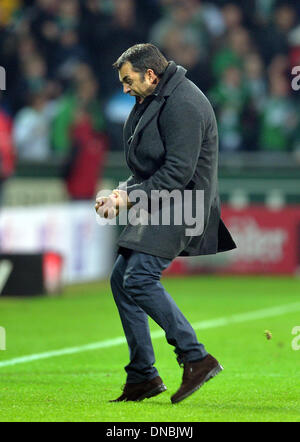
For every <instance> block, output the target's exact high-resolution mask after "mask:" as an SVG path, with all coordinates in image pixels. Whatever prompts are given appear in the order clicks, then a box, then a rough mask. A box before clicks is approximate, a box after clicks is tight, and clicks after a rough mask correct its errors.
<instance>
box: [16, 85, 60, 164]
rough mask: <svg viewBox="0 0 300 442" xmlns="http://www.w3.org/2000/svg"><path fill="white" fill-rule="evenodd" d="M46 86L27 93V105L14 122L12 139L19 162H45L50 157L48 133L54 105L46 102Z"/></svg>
mask: <svg viewBox="0 0 300 442" xmlns="http://www.w3.org/2000/svg"><path fill="white" fill-rule="evenodd" d="M45 88H46V84H38V85H35V86H34V87H32V89H31V90H30V91H29V92H28V105H27V106H26V107H25V108H23V109H21V110H20V111H19V112H18V113H17V115H16V117H15V120H14V127H13V139H14V143H15V146H16V150H17V155H18V159H19V160H24V161H30V162H45V161H47V160H49V158H50V157H51V155H52V151H51V142H50V131H51V122H52V119H53V116H54V113H55V107H56V106H55V104H54V103H52V102H49V101H48V96H47V93H46V89H45Z"/></svg>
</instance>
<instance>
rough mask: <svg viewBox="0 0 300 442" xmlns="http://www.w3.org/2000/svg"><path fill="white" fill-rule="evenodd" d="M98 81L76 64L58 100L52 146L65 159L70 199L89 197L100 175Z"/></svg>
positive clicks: (104, 144)
mask: <svg viewBox="0 0 300 442" xmlns="http://www.w3.org/2000/svg"><path fill="white" fill-rule="evenodd" d="M97 95H98V83H97V81H96V79H95V77H94V75H93V73H92V71H91V69H90V68H89V67H88V65H85V64H80V65H78V67H77V69H76V71H75V73H74V88H73V90H72V91H70V92H67V93H66V94H65V95H64V96H63V98H62V99H61V102H60V103H59V108H58V112H57V115H56V117H55V120H54V124H53V145H54V148H55V150H56V152H57V153H58V154H60V155H62V156H63V157H64V159H65V164H66V167H65V179H66V186H67V190H68V193H69V195H70V197H71V198H72V199H77V200H78V199H92V198H93V197H94V196H95V191H96V188H97V185H98V179H99V178H100V177H101V175H102V168H103V166H104V164H105V154H106V151H107V150H108V139H107V136H106V133H105V121H104V115H103V110H102V105H101V103H100V101H99V99H98V98H97Z"/></svg>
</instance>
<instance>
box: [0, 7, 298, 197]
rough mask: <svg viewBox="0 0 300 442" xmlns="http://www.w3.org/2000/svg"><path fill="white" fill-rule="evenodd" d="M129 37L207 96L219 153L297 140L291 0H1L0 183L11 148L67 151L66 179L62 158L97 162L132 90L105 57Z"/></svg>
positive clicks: (31, 153)
mask: <svg viewBox="0 0 300 442" xmlns="http://www.w3.org/2000/svg"><path fill="white" fill-rule="evenodd" d="M138 42H152V43H154V44H156V45H158V46H159V47H160V49H161V50H162V52H163V53H164V54H165V56H166V57H167V59H169V60H174V61H175V62H177V63H178V64H180V65H182V66H184V67H185V68H186V69H187V77H188V78H190V79H191V80H192V81H193V82H194V83H196V84H197V85H198V86H199V87H200V89H202V90H203V92H204V93H205V94H206V95H207V96H208V97H209V98H210V100H211V102H212V104H213V106H214V109H215V111H216V114H217V118H218V125H219V134H220V150H221V152H222V151H223V152H224V151H242V150H246V151H262V150H265V151H293V150H295V149H299V148H300V121H299V111H298V106H299V101H300V99H299V97H300V92H298V91H296V90H293V88H292V87H291V84H292V83H291V82H292V79H293V76H292V75H291V71H292V68H293V67H294V66H298V65H299V66H300V3H299V2H294V1H287V0H285V1H282V0H280V1H278V0H244V1H242V2H240V1H233V0H231V1H227V0H210V1H202V0H23V1H22V0H0V66H2V67H4V68H5V71H6V90H2V91H0V93H1V96H0V131H1V137H0V182H1V179H2V180H3V179H5V177H7V176H9V175H10V174H12V173H13V169H14V158H17V159H18V160H19V161H38V162H47V161H49V159H50V158H54V157H55V158H63V159H64V158H68V171H66V173H67V174H69V175H68V176H69V177H70V167H69V166H70V164H72V170H74V167H75V168H76V162H77V165H78V164H81V165H82V164H83V162H82V161H83V158H85V161H88V159H89V160H90V161H92V162H93V164H94V165H95V170H96V169H97V167H100V165H101V164H102V165H103V161H104V160H103V158H104V156H105V152H106V151H107V149H111V150H122V126H123V123H124V120H125V118H126V116H127V114H128V113H129V111H130V109H131V107H132V105H133V100H134V99H133V97H130V96H126V95H124V94H123V92H122V88H121V85H120V83H119V80H118V75H117V73H116V72H113V69H112V63H113V62H114V61H115V60H116V59H117V57H118V56H119V55H120V54H121V53H122V52H123V51H124V50H125V49H127V48H128V47H129V46H131V45H133V44H135V43H138ZM299 85H300V81H299ZM294 89H295V88H294ZM87 146H89V155H88V156H84V155H83V156H82V157H80V152H83V151H84V149H86V147H87ZM13 152H14V153H15V154H13ZM70 158H71V160H70ZM74 164H75V166H74ZM77 181H78V178H77ZM70 182H71V184H70V183H69V185H70V186H71V187H72V186H75V187H76V179H75V178H74V179H73V181H72V179H70ZM75 193H76V192H75Z"/></svg>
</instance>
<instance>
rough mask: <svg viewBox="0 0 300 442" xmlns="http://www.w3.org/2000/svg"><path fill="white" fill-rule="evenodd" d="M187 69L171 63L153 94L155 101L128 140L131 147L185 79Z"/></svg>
mask: <svg viewBox="0 0 300 442" xmlns="http://www.w3.org/2000/svg"><path fill="white" fill-rule="evenodd" d="M185 74H186V69H184V68H183V67H182V66H177V65H176V64H175V63H174V61H170V62H169V63H168V66H167V68H166V70H165V72H164V74H163V76H162V78H161V79H160V81H159V83H158V85H157V87H156V88H155V90H154V92H153V94H152V95H153V96H154V98H153V100H152V101H151V103H150V104H149V105H148V107H147V108H146V110H145V112H144V113H143V115H142V117H141V119H140V121H139V122H138V124H137V126H136V128H135V131H134V133H133V135H132V136H131V137H130V139H129V140H128V144H130V147H131V146H132V144H134V143H135V142H136V141H137V135H138V134H139V133H140V132H141V130H143V129H144V127H145V126H146V125H147V124H148V123H149V122H150V121H151V120H152V118H153V117H154V116H155V115H156V114H157V113H158V112H159V110H160V108H161V107H162V106H163V104H164V103H165V101H166V100H165V98H166V97H168V96H170V95H171V94H172V92H173V90H174V89H175V88H176V87H177V86H178V84H179V83H181V82H182V81H183V79H184V78H185Z"/></svg>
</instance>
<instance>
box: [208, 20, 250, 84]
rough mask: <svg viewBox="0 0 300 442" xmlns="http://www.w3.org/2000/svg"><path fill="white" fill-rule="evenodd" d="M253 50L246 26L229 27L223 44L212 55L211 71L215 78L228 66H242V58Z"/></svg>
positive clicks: (240, 67)
mask: <svg viewBox="0 0 300 442" xmlns="http://www.w3.org/2000/svg"><path fill="white" fill-rule="evenodd" d="M252 51H253V44H252V40H251V37H250V34H249V32H248V31H247V29H246V28H243V27H238V28H234V29H231V30H230V31H229V33H228V34H227V37H226V38H225V41H224V46H223V47H221V48H220V49H219V50H217V51H216V53H215V54H214V56H213V57H212V72H213V74H214V77H215V79H216V80H217V79H218V78H219V77H220V75H222V73H223V71H224V70H225V69H227V68H228V67H231V66H235V67H237V68H239V69H242V68H243V64H244V59H245V57H246V56H247V54H249V53H251V52H252Z"/></svg>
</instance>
